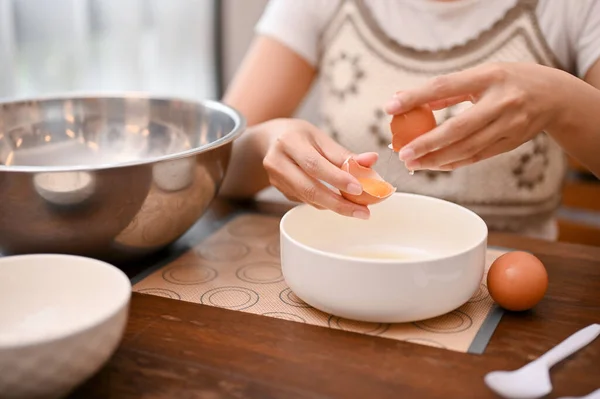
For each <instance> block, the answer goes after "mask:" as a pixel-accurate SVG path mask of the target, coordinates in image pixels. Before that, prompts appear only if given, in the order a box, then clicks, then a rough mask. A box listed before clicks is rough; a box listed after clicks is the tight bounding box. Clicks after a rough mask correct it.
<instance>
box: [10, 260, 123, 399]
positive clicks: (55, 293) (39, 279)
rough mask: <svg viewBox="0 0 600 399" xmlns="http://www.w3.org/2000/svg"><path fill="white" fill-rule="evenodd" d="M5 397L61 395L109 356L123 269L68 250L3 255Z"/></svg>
mask: <svg viewBox="0 0 600 399" xmlns="http://www.w3.org/2000/svg"><path fill="white" fill-rule="evenodd" d="M0 295H1V297H2V300H1V301H0V326H1V328H0V398H11V399H13V398H18V399H24V398H27V399H30V398H60V397H63V396H65V395H67V394H68V393H69V392H70V391H72V390H73V389H74V388H75V387H76V386H78V385H79V384H81V383H82V382H83V381H85V380H86V379H87V378H89V377H90V376H92V375H93V374H94V373H95V372H97V371H98V370H99V369H100V368H101V367H102V365H103V364H104V363H105V362H106V361H107V360H108V359H109V358H110V357H111V355H112V354H113V352H114V351H115V349H116V348H117V346H118V344H119V342H120V340H121V337H122V335H123V331H124V327H125V325H126V322H127V315H128V310H129V300H130V297H131V284H130V282H129V279H128V278H127V276H126V275H125V274H124V273H123V272H122V271H120V270H119V269H117V268H115V267H113V266H111V265H109V264H106V263H103V262H100V261H97V260H93V259H88V258H82V257H77V256H68V255H22V256H13V257H5V258H0Z"/></svg>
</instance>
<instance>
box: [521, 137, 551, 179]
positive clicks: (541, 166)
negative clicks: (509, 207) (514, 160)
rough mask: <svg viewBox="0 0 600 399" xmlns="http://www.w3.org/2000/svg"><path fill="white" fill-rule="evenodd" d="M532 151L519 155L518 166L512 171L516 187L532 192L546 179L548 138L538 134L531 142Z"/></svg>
mask: <svg viewBox="0 0 600 399" xmlns="http://www.w3.org/2000/svg"><path fill="white" fill-rule="evenodd" d="M531 144H532V151H531V152H528V153H526V154H523V155H521V157H520V158H519V163H518V165H517V166H516V167H515V168H514V169H513V171H512V172H513V175H514V176H515V177H516V178H517V186H518V187H519V188H523V189H529V190H532V189H533V188H535V187H536V186H537V185H538V184H541V183H542V182H543V181H544V179H545V178H546V173H545V172H546V168H547V167H548V164H549V163H550V159H549V157H548V136H546V134H545V133H541V134H538V135H537V136H536V137H535V138H534V139H533V140H532V141H531Z"/></svg>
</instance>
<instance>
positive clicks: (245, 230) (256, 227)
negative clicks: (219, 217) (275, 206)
mask: <svg viewBox="0 0 600 399" xmlns="http://www.w3.org/2000/svg"><path fill="white" fill-rule="evenodd" d="M278 228H279V226H278V225H277V224H275V223H264V222H262V223H256V222H254V223H252V222H250V223H240V222H237V223H233V224H232V225H230V226H229V229H228V230H229V234H231V235H232V236H234V237H264V236H268V235H270V234H276V233H277V230H278Z"/></svg>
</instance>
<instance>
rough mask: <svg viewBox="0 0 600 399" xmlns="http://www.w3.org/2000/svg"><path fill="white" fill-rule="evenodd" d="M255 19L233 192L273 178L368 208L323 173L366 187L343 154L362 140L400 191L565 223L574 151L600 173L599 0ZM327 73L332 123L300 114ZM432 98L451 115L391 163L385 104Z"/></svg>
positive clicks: (392, 109) (239, 91)
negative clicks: (560, 213)
mask: <svg viewBox="0 0 600 399" xmlns="http://www.w3.org/2000/svg"><path fill="white" fill-rule="evenodd" d="M257 33H258V36H257V38H256V40H255V42H254V44H253V46H252V48H251V49H250V51H249V53H248V55H247V57H246V59H245V61H244V63H243V65H242V66H241V68H240V70H239V72H238V74H237V76H236V78H235V79H234V81H233V83H232V84H231V86H230V87H229V90H228V92H227V94H226V96H225V99H224V101H225V102H227V103H228V104H230V105H232V106H233V107H235V108H237V109H238V110H240V111H241V112H242V113H243V114H244V115H245V116H246V118H247V120H248V123H249V126H250V128H249V129H248V130H247V132H246V133H245V135H244V136H243V137H241V138H240V139H239V140H238V141H237V142H236V146H235V148H234V152H233V157H232V162H231V166H230V171H229V173H228V176H227V178H226V181H225V183H224V187H223V188H222V191H221V193H222V194H223V195H225V196H231V197H246V196H252V195H254V194H256V193H257V192H258V191H259V190H261V189H263V188H265V187H267V186H268V185H269V184H272V185H273V186H275V187H276V188H277V189H279V190H280V191H281V192H283V193H284V194H285V195H286V196H287V197H288V198H290V199H293V200H297V201H302V202H306V203H309V204H311V205H313V206H315V207H318V208H320V209H330V210H333V211H335V212H338V213H340V214H342V215H347V216H353V217H358V218H365V219H366V218H368V217H369V210H368V209H367V207H364V206H360V205H356V204H353V203H351V202H349V201H346V200H345V199H343V198H342V197H341V196H340V195H339V194H338V193H336V192H334V191H332V190H330V189H328V188H327V187H326V186H325V185H324V184H323V182H324V183H328V184H330V185H331V186H333V187H335V188H337V189H339V190H342V191H347V192H349V193H353V194H358V193H360V192H361V187H360V185H359V184H358V182H357V181H356V179H354V178H353V177H352V176H351V175H349V174H347V173H345V172H343V171H341V170H340V166H341V164H342V162H343V161H344V160H345V159H346V158H347V157H348V155H350V154H356V157H357V159H358V160H359V162H360V163H362V164H363V165H365V166H372V167H373V168H374V169H376V170H378V171H379V172H380V173H381V172H385V178H386V180H387V181H389V182H390V183H392V184H394V185H395V186H396V187H398V189H399V191H404V192H415V193H421V194H425V195H431V196H435V197H439V198H444V199H447V200H450V201H454V202H456V203H459V204H461V205H463V206H466V207H468V208H470V209H472V210H474V211H475V212H477V213H478V214H480V215H481V216H482V217H483V218H484V219H485V220H486V222H487V223H488V226H489V227H490V229H491V230H501V231H510V232H518V233H521V234H528V235H532V236H538V237H544V238H548V239H555V238H556V236H557V231H556V223H555V220H554V211H555V210H556V208H557V207H558V205H559V202H560V192H561V186H562V182H563V179H564V174H565V170H566V161H565V157H564V153H565V152H566V153H568V154H570V155H571V156H572V157H574V158H575V159H577V160H578V161H579V162H581V163H582V164H583V165H585V166H587V167H588V168H589V169H590V170H591V171H592V172H593V173H595V174H596V175H598V176H600V157H598V156H597V155H596V154H597V152H598V150H600V90H598V89H599V88H600V62H599V59H600V0H580V1H577V2H573V1H568V0H539V1H535V0H370V1H368V2H367V1H361V0H302V1H298V0H272V1H271V3H270V4H269V6H268V8H267V10H266V11H265V13H264V15H263V17H262V18H261V21H260V22H259V24H258V26H257ZM317 80H319V82H320V83H321V97H320V99H319V100H320V104H319V105H320V110H321V123H320V126H319V127H317V126H313V125H312V124H310V123H308V122H306V121H302V120H298V119H294V118H292V115H293V114H294V111H295V110H296V109H297V107H298V106H299V105H300V104H301V102H302V100H303V99H304V97H305V96H306V94H307V93H308V91H309V89H310V87H311V85H312V84H313V83H314V82H316V81H317ZM387 99H390V100H389V101H387ZM386 101H387V104H386ZM424 103H429V104H430V105H431V106H432V107H433V108H434V109H435V114H436V119H437V122H438V127H437V128H436V129H434V130H433V131H431V132H429V133H427V134H425V135H423V136H421V137H420V138H418V139H416V140H414V141H413V142H412V143H409V144H408V145H407V146H406V147H405V148H403V149H402V150H401V151H400V153H399V154H398V157H399V158H400V161H398V159H397V158H396V159H393V160H391V161H390V162H389V165H388V161H387V160H388V158H389V156H390V151H391V150H390V149H389V148H388V147H387V146H388V144H389V143H390V140H391V135H390V132H389V115H386V113H384V112H383V109H385V111H386V112H387V113H388V114H394V113H402V112H406V111H408V110H410V109H411V108H413V107H415V106H417V105H420V104H424ZM384 105H385V107H384ZM378 159H382V162H379V163H377V164H376V161H377V160H378ZM408 170H416V171H417V172H416V173H415V174H414V175H410V174H409V173H408Z"/></svg>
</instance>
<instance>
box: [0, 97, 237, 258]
mask: <svg viewBox="0 0 600 399" xmlns="http://www.w3.org/2000/svg"><path fill="white" fill-rule="evenodd" d="M244 128H245V121H244V118H243V117H242V116H241V115H240V114H239V113H238V112H236V111H235V110H233V109H232V108H230V107H228V106H226V105H224V104H221V103H218V102H213V101H203V102H199V103H196V102H189V101H183V100H175V99H164V98H153V97H147V96H144V95H140V94H123V95H118V96H117V95H115V96H108V95H107V96H77V97H53V98H43V99H34V100H19V101H11V102H0V252H2V253H3V254H5V255H7V254H17V253H40V252H46V253H48V252H52V253H68V254H76V255H84V256H90V257H95V258H99V259H104V260H109V261H113V262H120V261H124V260H128V261H129V260H132V259H136V258H140V257H143V256H146V255H148V254H150V253H153V252H155V251H157V250H159V249H162V248H164V247H166V246H168V245H169V244H171V243H172V242H174V241H175V240H176V239H177V238H179V237H180V236H181V235H183V234H184V233H185V232H186V231H187V230H188V229H189V228H190V227H191V226H192V225H193V224H194V223H195V222H196V221H197V220H198V219H199V218H200V217H201V216H202V215H203V213H204V212H205V211H206V209H207V207H208V206H209V205H210V203H211V202H212V200H213V199H214V198H215V196H216V195H217V193H218V190H219V187H220V185H221V183H222V181H223V178H224V176H225V173H226V171H227V167H228V164H229V157H230V154H231V147H232V143H233V141H234V140H235V139H236V138H237V137H238V136H239V135H240V134H241V133H242V131H243V130H244Z"/></svg>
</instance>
